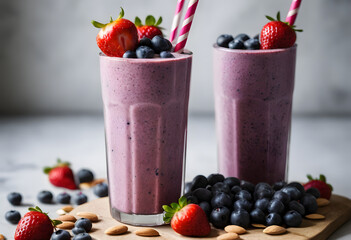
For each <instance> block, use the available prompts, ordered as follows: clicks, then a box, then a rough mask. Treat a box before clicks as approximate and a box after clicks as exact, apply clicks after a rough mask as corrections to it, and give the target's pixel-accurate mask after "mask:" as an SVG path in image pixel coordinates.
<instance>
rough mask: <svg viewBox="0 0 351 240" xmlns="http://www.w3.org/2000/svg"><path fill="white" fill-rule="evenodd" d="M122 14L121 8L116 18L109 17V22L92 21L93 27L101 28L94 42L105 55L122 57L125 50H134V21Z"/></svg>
mask: <svg viewBox="0 0 351 240" xmlns="http://www.w3.org/2000/svg"><path fill="white" fill-rule="evenodd" d="M123 16H124V10H123V8H121V12H120V14H119V17H118V19H116V20H114V21H113V19H112V17H111V20H110V23H107V24H103V23H99V22H96V21H92V24H93V25H94V26H95V27H97V28H101V30H100V32H99V34H98V35H97V36H96V42H97V45H98V46H99V48H100V49H101V51H102V52H103V53H105V54H106V55H107V56H110V57H122V56H123V54H124V53H125V52H126V51H128V50H135V49H136V47H137V45H138V31H137V29H136V27H135V25H134V23H133V22H131V21H129V20H127V19H124V18H123Z"/></svg>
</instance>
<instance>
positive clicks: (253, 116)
mask: <svg viewBox="0 0 351 240" xmlns="http://www.w3.org/2000/svg"><path fill="white" fill-rule="evenodd" d="M295 61H296V45H295V46H293V47H290V48H284V49H272V50H234V49H228V48H223V47H218V46H217V45H214V47H213V62H214V93H215V111H216V131H217V144H218V161H219V172H220V173H222V174H223V175H225V176H226V177H229V176H234V177H238V178H240V179H243V180H247V181H250V182H253V183H258V182H268V183H274V182H277V181H283V180H286V179H287V166H288V155H289V137H290V125H291V108H292V98H293V90H294V75H295Z"/></svg>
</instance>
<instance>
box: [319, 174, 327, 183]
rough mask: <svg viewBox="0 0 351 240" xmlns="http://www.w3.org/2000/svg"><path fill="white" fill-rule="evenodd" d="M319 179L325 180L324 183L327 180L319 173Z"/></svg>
mask: <svg viewBox="0 0 351 240" xmlns="http://www.w3.org/2000/svg"><path fill="white" fill-rule="evenodd" d="M319 180H321V181H322V182H325V183H326V182H327V179H326V177H325V176H324V175H323V174H320V175H319Z"/></svg>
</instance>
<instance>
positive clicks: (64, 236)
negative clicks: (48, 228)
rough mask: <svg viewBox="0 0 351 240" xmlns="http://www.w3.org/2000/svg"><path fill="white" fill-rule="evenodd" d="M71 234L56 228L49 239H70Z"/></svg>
mask: <svg viewBox="0 0 351 240" xmlns="http://www.w3.org/2000/svg"><path fill="white" fill-rule="evenodd" d="M70 239H71V234H69V232H67V231H65V230H57V231H56V232H54V233H53V234H52V235H51V238H50V240H70Z"/></svg>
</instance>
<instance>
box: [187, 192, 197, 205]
mask: <svg viewBox="0 0 351 240" xmlns="http://www.w3.org/2000/svg"><path fill="white" fill-rule="evenodd" d="M186 199H187V200H188V201H190V202H191V203H194V204H198V203H199V200H198V199H197V197H195V196H194V195H192V194H189V196H187V197H186Z"/></svg>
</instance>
